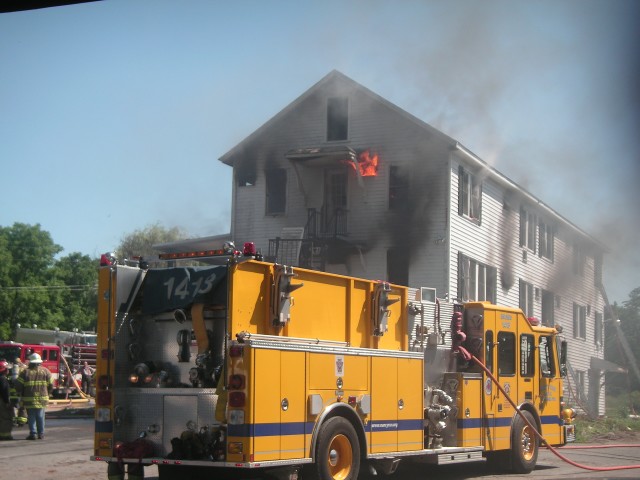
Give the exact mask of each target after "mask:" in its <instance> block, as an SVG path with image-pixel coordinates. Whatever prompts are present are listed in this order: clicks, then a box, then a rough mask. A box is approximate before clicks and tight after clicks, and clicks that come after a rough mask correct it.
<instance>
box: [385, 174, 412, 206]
mask: <svg viewBox="0 0 640 480" xmlns="http://www.w3.org/2000/svg"><path fill="white" fill-rule="evenodd" d="M401 172H402V168H401V167H400V166H399V165H389V200H388V201H389V210H393V211H397V210H403V209H406V208H407V205H408V203H409V176H408V175H403V174H402V173H401Z"/></svg>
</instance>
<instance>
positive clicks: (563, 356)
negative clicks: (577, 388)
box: [560, 340, 567, 378]
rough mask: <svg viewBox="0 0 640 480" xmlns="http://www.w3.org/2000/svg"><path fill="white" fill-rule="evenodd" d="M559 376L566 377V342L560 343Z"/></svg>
mask: <svg viewBox="0 0 640 480" xmlns="http://www.w3.org/2000/svg"><path fill="white" fill-rule="evenodd" d="M560 376H561V377H562V378H564V377H566V376H567V341H566V340H563V341H562V342H560Z"/></svg>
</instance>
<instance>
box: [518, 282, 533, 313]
mask: <svg viewBox="0 0 640 480" xmlns="http://www.w3.org/2000/svg"><path fill="white" fill-rule="evenodd" d="M518 291H519V294H518V299H519V305H520V310H522V313H524V316H525V317H527V318H529V317H533V316H534V315H533V299H534V290H533V283H529V282H525V281H524V280H522V279H520V282H519V287H518ZM523 293H524V294H525V295H524V297H523Z"/></svg>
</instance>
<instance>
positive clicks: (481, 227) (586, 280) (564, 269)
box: [449, 155, 604, 415]
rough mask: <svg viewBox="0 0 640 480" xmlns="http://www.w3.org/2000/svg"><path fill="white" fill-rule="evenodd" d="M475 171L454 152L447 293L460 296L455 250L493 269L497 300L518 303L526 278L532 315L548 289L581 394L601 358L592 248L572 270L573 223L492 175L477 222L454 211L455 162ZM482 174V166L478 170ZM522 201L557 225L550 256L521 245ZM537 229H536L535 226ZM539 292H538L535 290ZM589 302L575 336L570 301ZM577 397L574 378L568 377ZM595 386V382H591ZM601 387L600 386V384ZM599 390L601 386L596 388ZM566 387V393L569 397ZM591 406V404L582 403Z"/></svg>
mask: <svg viewBox="0 0 640 480" xmlns="http://www.w3.org/2000/svg"><path fill="white" fill-rule="evenodd" d="M460 165H462V166H463V167H464V168H466V169H471V170H473V166H470V165H469V164H468V163H465V162H464V161H462V160H461V159H460V158H459V157H458V156H456V155H452V159H451V166H450V169H449V172H450V175H451V185H450V186H451V204H450V208H449V212H450V213H449V216H450V223H451V232H450V239H449V241H450V255H449V271H450V287H449V289H450V292H451V295H450V297H451V298H459V297H460V292H458V291H457V290H458V286H457V285H458V253H459V252H462V253H463V254H464V255H466V256H468V257H471V258H472V259H474V260H476V261H478V262H481V263H484V264H486V265H489V266H492V267H496V268H497V290H496V297H497V298H496V303H498V304H502V305H507V306H513V307H519V306H520V290H519V281H520V280H524V281H526V282H528V283H530V284H532V285H533V287H534V301H533V316H534V317H537V318H538V319H540V318H542V291H543V290H546V291H549V292H552V293H553V294H554V296H555V301H554V310H553V315H554V324H555V325H560V326H562V328H563V338H565V339H566V340H568V342H569V355H568V358H569V362H570V364H571V367H572V369H573V371H582V372H584V379H585V384H584V393H585V394H587V393H588V392H589V388H590V387H589V374H588V372H589V368H590V359H591V357H596V358H603V357H604V349H603V348H604V347H603V346H602V345H596V342H595V318H596V313H603V312H604V301H603V299H602V295H601V294H600V292H599V290H598V288H597V286H596V267H595V257H594V254H593V252H592V253H590V254H589V253H588V254H587V255H586V258H585V265H584V273H583V274H582V275H578V274H575V273H573V254H574V243H575V241H576V240H579V237H578V236H577V234H576V233H575V232H574V230H573V229H572V227H570V226H569V225H567V224H566V223H562V222H559V221H558V220H556V219H554V218H553V217H552V216H551V215H550V214H549V213H547V212H546V211H545V210H544V209H540V208H536V206H535V205H533V204H531V203H530V202H528V201H527V199H526V198H525V196H524V195H522V194H520V193H519V192H517V191H513V190H510V189H506V188H504V187H502V186H501V185H499V184H497V183H496V182H495V181H494V180H493V179H491V178H490V177H489V178H485V179H484V180H483V190H482V216H481V221H480V223H476V222H474V221H472V220H470V219H469V218H466V217H463V216H460V215H458V210H457V202H458V200H457V199H458V185H459V183H458V180H459V179H458V171H459V169H458V167H459V166H460ZM476 172H477V174H478V175H480V176H481V177H482V176H483V173H482V171H476ZM521 206H524V207H525V208H527V209H529V210H530V211H532V212H533V213H535V214H536V215H537V216H538V217H539V218H541V219H543V220H544V222H545V223H547V224H551V225H553V226H554V227H555V229H556V233H555V238H554V255H553V260H550V259H547V258H544V257H541V256H539V255H538V252H539V245H538V236H537V235H536V251H535V252H533V251H531V250H528V249H526V248H525V247H522V246H520V207H521ZM536 230H537V229H536ZM536 291H537V292H539V295H537V294H535V292H536ZM574 302H575V303H577V304H579V305H581V306H589V309H588V310H590V312H589V314H588V316H587V319H586V320H587V321H586V335H585V338H575V335H574V324H573V323H574V322H573V304H574ZM567 383H570V384H571V385H566V387H571V388H572V389H573V394H572V395H571V398H574V397H575V392H576V390H575V388H576V385H575V379H571V378H570V379H569V382H567ZM592 387H595V386H592ZM598 388H599V387H598ZM598 392H599V391H598ZM568 394H569V392H568V391H567V392H566V393H565V396H567V395H568ZM598 396H599V409H598V410H599V411H598V414H600V415H602V414H604V391H602V392H599V393H598ZM584 407H585V408H589V407H590V406H589V405H584Z"/></svg>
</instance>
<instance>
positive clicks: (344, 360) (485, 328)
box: [91, 245, 573, 480]
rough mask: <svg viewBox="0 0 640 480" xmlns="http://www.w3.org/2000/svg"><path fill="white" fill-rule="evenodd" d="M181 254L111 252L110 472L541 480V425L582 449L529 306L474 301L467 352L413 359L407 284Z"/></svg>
mask: <svg viewBox="0 0 640 480" xmlns="http://www.w3.org/2000/svg"><path fill="white" fill-rule="evenodd" d="M198 259H199V260H203V261H205V262H207V263H205V264H201V265H199V266H194V264H193V262H194V260H198ZM165 260H166V261H168V262H169V263H168V264H167V265H166V266H164V267H161V268H156V267H153V268H150V267H149V264H148V263H147V262H146V261H145V260H140V261H139V262H136V264H134V265H131V266H129V265H119V264H117V263H116V262H115V261H114V259H113V258H109V257H108V256H103V261H102V263H103V266H102V268H101V269H100V273H99V286H98V288H99V305H98V332H97V333H98V362H97V368H98V370H97V385H96V387H97V392H96V417H95V451H94V455H93V456H92V457H91V459H92V460H98V461H105V462H108V474H109V478H123V476H124V466H125V465H128V468H129V474H130V475H132V474H133V475H138V476H141V475H142V470H143V468H144V466H146V465H158V467H159V472H160V476H161V478H171V477H172V476H173V475H175V476H178V477H179V476H181V475H185V474H186V475H191V474H192V473H193V472H196V471H198V470H200V471H202V470H204V471H208V472H210V473H209V474H210V475H214V474H215V469H224V470H235V471H236V472H235V476H236V477H242V476H243V472H244V473H247V472H248V470H251V469H256V468H261V469H274V471H276V470H278V471H280V472H284V475H285V476H288V478H296V477H297V476H298V475H299V474H300V473H302V475H303V476H304V475H305V474H306V473H311V474H312V475H313V476H315V477H319V478H321V479H323V480H329V479H355V478H357V477H358V474H359V472H360V471H361V470H362V469H363V468H367V469H370V470H371V469H374V470H375V471H376V472H378V473H381V474H382V473H391V472H393V471H394V470H395V468H396V467H397V465H398V462H399V461H400V460H402V459H406V460H418V461H423V462H431V463H452V462H467V461H475V460H482V459H483V458H484V457H485V456H486V457H488V458H491V459H494V458H500V461H503V460H504V461H508V462H509V463H511V464H512V466H513V469H514V470H516V471H530V470H531V469H532V468H533V467H534V466H535V462H536V458H537V449H538V443H539V441H538V439H537V438H536V437H535V434H534V431H533V430H534V429H535V430H537V431H540V432H541V433H542V434H543V435H544V436H545V438H546V439H547V441H548V442H549V443H550V444H552V445H562V444H564V443H565V442H566V441H569V440H571V435H572V433H573V430H572V428H573V425H570V419H569V418H568V415H564V417H563V414H562V410H563V408H562V380H561V372H562V366H561V364H560V363H559V360H560V355H559V354H558V349H557V344H558V342H557V338H558V331H557V330H556V329H553V328H548V327H541V326H536V325H533V324H532V322H529V321H527V320H526V319H525V318H524V316H523V315H522V312H521V311H519V310H517V309H512V308H505V307H497V306H495V305H491V304H489V303H478V302H477V303H470V304H465V305H460V306H459V308H458V311H457V312H456V314H455V315H454V319H453V321H452V329H451V337H452V342H450V345H446V344H445V343H443V339H442V338H440V337H439V336H438V335H433V336H430V337H429V338H430V340H429V341H428V342H427V345H426V347H425V348H424V349H423V350H422V351H411V350H410V348H409V341H408V328H409V327H408V325H409V316H410V315H411V309H410V308H409V303H408V298H407V296H408V289H407V287H403V286H398V285H391V284H389V283H386V282H376V281H371V280H365V279H359V278H354V277H347V276H341V275H334V274H329V273H323V272H318V271H312V270H305V269H298V268H295V269H294V268H291V267H287V266H284V265H277V264H272V263H268V262H263V261H261V260H260V258H259V257H258V256H256V254H255V251H254V249H253V248H252V245H248V246H246V247H245V251H244V252H243V253H240V252H238V251H236V250H235V247H233V246H227V247H226V248H225V249H222V250H219V251H209V252H193V253H190V254H185V255H175V254H174V255H169V256H166V257H165ZM179 260H188V261H189V262H191V263H190V264H187V265H185V266H178V263H176V262H178V261H179ZM216 263H218V264H216ZM474 358H475V359H478V361H479V363H476V362H475V361H472V359H474ZM470 359H471V360H470ZM480 364H482V365H486V368H487V371H488V372H490V373H491V375H493V376H495V383H494V381H493V380H492V379H491V376H490V375H489V373H487V371H484V370H483V369H482V368H481V367H480ZM506 396H509V397H510V398H512V399H513V400H512V401H513V402H514V403H513V404H514V405H515V406H516V407H515V408H514V407H513V406H512V403H511V402H509V401H508V400H507V398H505V397H506ZM518 411H521V412H523V413H522V415H520V414H519V413H518ZM523 416H524V417H525V418H528V419H529V422H526V421H524V420H523V419H522V417H523ZM212 469H213V470H214V471H213V472H211V470H212ZM187 472H191V473H187Z"/></svg>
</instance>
